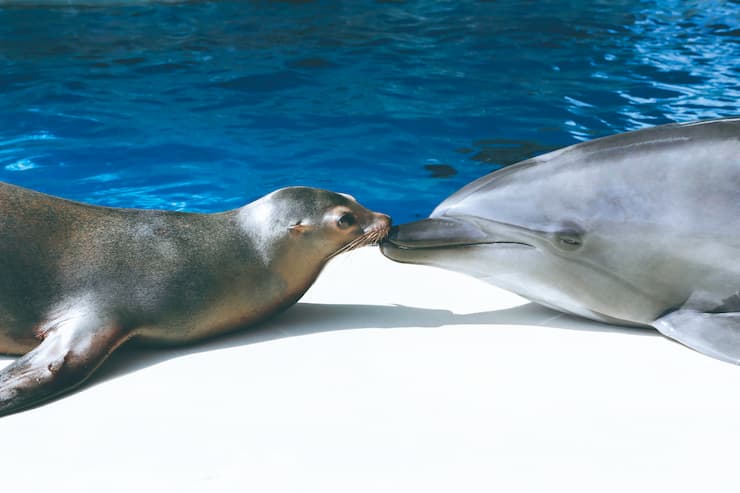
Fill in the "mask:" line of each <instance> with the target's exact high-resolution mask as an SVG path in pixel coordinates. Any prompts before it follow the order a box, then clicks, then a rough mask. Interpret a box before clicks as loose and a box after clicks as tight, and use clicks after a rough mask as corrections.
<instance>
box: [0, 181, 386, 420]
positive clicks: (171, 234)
mask: <svg viewBox="0 0 740 493" xmlns="http://www.w3.org/2000/svg"><path fill="white" fill-rule="evenodd" d="M347 213H349V214H351V215H352V218H353V219H352V224H351V225H349V226H347V227H338V226H337V224H338V222H337V221H338V220H339V218H340V217H341V216H342V215H343V214H347ZM345 222H346V221H345ZM388 228H389V219H388V217H387V216H385V215H382V214H376V213H372V212H370V211H368V210H366V209H364V208H363V207H362V206H360V205H359V204H357V202H356V201H354V200H353V199H352V198H351V197H349V196H346V195H343V194H336V193H333V192H328V191H324V190H317V189H312V188H305V187H291V188H286V189H281V190H278V191H276V192H273V193H272V194H269V195H267V196H265V197H263V198H261V199H259V200H257V201H255V202H252V203H251V204H248V205H246V206H244V207H242V208H240V209H236V210H232V211H227V212H223V213H218V214H192V213H183V212H174V211H157V210H137V209H115V208H107V207H99V206H92V205H88V204H82V203H78V202H72V201H67V200H63V199H60V198H56V197H51V196H48V195H44V194H41V193H38V192H34V191H31V190H27V189H23V188H20V187H16V186H13V185H9V184H4V183H0V272H2V276H0V352H2V353H7V354H24V353H27V354H25V356H23V357H22V358H20V359H19V360H17V361H16V362H15V363H13V364H12V365H10V366H9V367H7V368H5V369H4V370H3V371H2V372H0V414H4V413H8V412H13V411H16V410H18V409H20V408H22V407H27V406H28V405H33V404H35V403H36V402H38V401H40V400H44V399H46V398H48V397H50V396H51V395H54V394H55V393H58V392H61V391H64V390H66V389H68V388H70V387H71V386H74V385H76V384H78V383H79V382H81V381H82V380H84V378H86V377H87V375H89V373H90V372H92V371H93V370H94V369H95V368H96V367H97V366H98V365H99V364H100V363H101V362H102V361H103V360H104V359H105V357H106V356H107V355H108V354H109V353H110V352H111V351H113V350H114V349H115V348H116V347H117V346H118V345H120V344H121V343H122V342H123V341H125V340H127V339H130V338H136V339H138V340H140V341H143V342H149V343H156V344H182V343H188V342H193V341H197V340H200V339H202V338H205V337H209V336H213V335H216V334H219V333H223V332H226V331H229V330H234V329H237V328H240V327H243V326H245V325H248V324H251V323H254V322H255V321H258V320H260V319H262V318H265V317H267V316H269V315H271V314H274V313H276V312H277V311H279V310H280V309H283V308H285V307H288V306H290V305H291V304H293V303H295V301H297V300H298V299H299V298H300V296H302V295H303V293H304V292H305V291H306V290H307V289H308V288H309V287H310V286H311V284H312V283H313V281H314V280H315V279H316V276H318V274H319V273H320V271H321V269H322V268H323V266H324V264H325V263H326V261H327V260H328V259H329V258H331V257H332V256H333V255H334V254H335V253H336V252H338V251H341V250H343V249H345V248H346V247H347V246H348V245H355V246H360V245H361V244H368V243H369V242H370V241H377V240H379V239H380V238H381V237H382V236H384V235H385V234H386V233H387V231H388ZM358 239H359V240H358ZM40 343H41V344H40ZM29 351H31V352H30V353H29Z"/></svg>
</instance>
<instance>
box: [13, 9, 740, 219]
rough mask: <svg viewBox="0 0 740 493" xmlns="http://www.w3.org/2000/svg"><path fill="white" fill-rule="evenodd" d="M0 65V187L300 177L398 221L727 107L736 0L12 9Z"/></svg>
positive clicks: (122, 186)
mask: <svg viewBox="0 0 740 493" xmlns="http://www.w3.org/2000/svg"><path fill="white" fill-rule="evenodd" d="M90 3H92V4H96V2H90ZM0 65H1V66H2V70H0V88H1V89H2V91H1V92H0V180H2V181H7V182H11V183H14V184H18V185H22V186H27V187H31V188H34V189H37V190H41V191H44V192H47V193H52V194H55V195H60V196H64V197H67V198H71V199H75V200H83V201H88V202H92V203H96V204H102V205H110V206H121V207H145V208H164V209H176V210H187V211H205V212H210V211H219V210H224V209H228V208H233V207H237V206H240V205H242V204H244V203H246V202H249V201H251V200H254V199H255V198H257V197H259V196H261V195H263V194H265V193H267V192H269V191H271V190H274V189H276V188H279V187H283V186H288V185H299V184H300V185H311V186H317V187H321V188H327V189H331V190H337V191H341V192H347V193H351V194H353V195H355V196H356V197H357V198H358V199H359V200H360V202H362V203H363V204H364V205H366V206H368V207H370V208H372V209H376V210H381V211H384V212H387V213H390V214H392V215H393V216H394V220H395V221H396V222H403V221H408V220H413V219H416V218H419V217H424V216H426V215H427V214H428V213H429V212H430V211H431V210H432V208H433V207H434V205H435V204H436V203H438V202H439V201H440V200H442V199H443V198H444V197H445V196H447V195H449V194H450V193H452V192H453V191H455V190H456V189H457V188H459V187H460V186H462V185H463V184H465V183H467V182H469V181H471V180H472V179H474V178H477V177H479V176H481V175H483V174H485V173H488V172H490V171H492V170H494V169H496V168H498V167H501V166H505V165H507V164H511V163H513V162H516V161H518V160H521V159H525V158H527V157H530V156H533V155H536V154H539V153H543V152H546V151H548V150H551V149H555V148H557V147H561V146H565V145H569V144H573V143H576V142H579V141H583V140H586V139H591V138H595V137H599V136H603V135H608V134H612V133H616V132H623V131H627V130H633V129H638V128H642V127H645V126H649V125H657V124H662V123H668V122H682V121H689V120H695V119H702V118H713V117H722V116H732V115H737V114H739V113H740V110H739V109H738V101H740V3H738V2H737V1H730V0H727V1H720V0H715V1H712V0H709V1H677V0H652V1H651V0H645V1H624V0H623V1H608V2H607V1H572V0H549V1H548V0H538V1H514V0H500V1H488V2H486V1H471V0H467V1H466V0H460V1H436V0H435V1H431V0H416V1H413V0H409V1H368V0H359V1H353V2H342V1H281V2H278V1H238V2H237V1H232V2H230V1H220V2H187V3H174V4H173V3H142V4H137V3H136V2H130V3H129V4H128V5H117V6H95V5H93V6H89V5H88V6H35V7H34V6H28V4H27V3H26V4H23V5H14V4H13V3H12V2H10V3H0Z"/></svg>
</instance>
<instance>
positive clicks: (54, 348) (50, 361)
mask: <svg viewBox="0 0 740 493" xmlns="http://www.w3.org/2000/svg"><path fill="white" fill-rule="evenodd" d="M125 338H126V337H125V334H124V331H122V330H121V329H120V327H119V326H117V325H116V324H113V323H109V322H104V321H102V320H101V319H100V318H99V317H96V316H94V315H92V314H89V313H87V314H85V316H84V317H80V318H67V319H65V320H64V321H63V322H61V323H59V324H58V325H57V326H56V327H54V328H52V329H51V330H49V331H48V332H47V333H45V334H44V340H43V342H41V344H39V345H38V346H37V347H36V348H35V349H33V350H32V351H29V352H28V353H26V354H25V355H23V356H21V357H20V358H18V359H17V360H16V361H14V362H13V363H11V364H10V365H8V366H6V367H5V368H3V369H2V370H1V371H0V416H4V415H6V414H12V413H14V412H17V411H20V410H22V409H25V408H28V407H31V406H34V405H36V404H38V403H40V402H42V401H45V400H48V399H50V398H52V397H54V396H56V395H58V394H60V393H62V392H66V391H68V390H71V389H73V388H74V387H76V386H78V385H79V384H81V383H82V382H83V381H85V379H86V378H87V377H89V376H90V375H91V374H92V373H93V372H94V371H95V369H96V368H97V367H98V366H100V364H101V363H102V362H103V361H104V360H105V358H106V357H107V356H108V355H109V354H110V353H111V352H112V351H113V350H114V349H115V348H116V347H118V346H119V345H120V344H121V343H122V342H123V341H124V340H125Z"/></svg>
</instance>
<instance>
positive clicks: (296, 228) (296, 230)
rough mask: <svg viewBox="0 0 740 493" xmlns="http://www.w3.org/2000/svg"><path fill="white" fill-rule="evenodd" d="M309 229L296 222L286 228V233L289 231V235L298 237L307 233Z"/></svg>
mask: <svg viewBox="0 0 740 493" xmlns="http://www.w3.org/2000/svg"><path fill="white" fill-rule="evenodd" d="M308 229H309V227H308V226H307V225H305V224H301V223H300V222H297V223H295V224H293V225H292V226H288V231H290V234H291V235H299V234H301V233H303V232H305V231H307V230H308Z"/></svg>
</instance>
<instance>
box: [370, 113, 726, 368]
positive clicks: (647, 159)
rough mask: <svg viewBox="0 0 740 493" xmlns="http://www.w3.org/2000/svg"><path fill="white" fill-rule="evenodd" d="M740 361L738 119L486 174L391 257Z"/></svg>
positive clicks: (417, 227) (396, 240) (614, 141)
mask: <svg viewBox="0 0 740 493" xmlns="http://www.w3.org/2000/svg"><path fill="white" fill-rule="evenodd" d="M382 251H383V254H384V255H385V256H386V257H388V258H390V259H393V260H396V261H399V262H405V263H413V264H426V265H434V266H438V267H442V268H445V269H451V270H455V271H460V272H464V273H467V274H470V275H472V276H475V277H478V278H480V279H483V280H485V281H488V282H490V283H491V284H495V285H497V286H500V287H502V288H504V289H508V290H510V291H513V292H515V293H518V294H520V295H521V296H524V297H526V298H528V299H531V300H533V301H535V302H538V303H541V304H543V305H547V306H549V307H551V308H555V309H557V310H561V311H564V312H568V313H573V314H577V315H581V316H584V317H588V318H591V319H595V320H601V321H606V322H612V323H617V324H626V325H639V326H653V327H655V328H657V329H658V330H659V331H660V332H661V333H663V334H664V335H666V336H668V337H671V338H673V339H675V340H677V341H679V342H681V343H683V344H685V345H686V346H689V347H691V348H693V349H696V350H697V351H700V352H702V353H704V354H707V355H710V356H713V357H715V358H719V359H722V360H726V361H731V362H734V363H740V118H728V119H719V120H711V121H703V122H695V123H686V124H671V125H663V126H659V127H654V128H649V129H644V130H638V131H635V132H629V133H624V134H619V135H614V136H610V137H605V138H601V139H596V140H593V141H590V142H584V143H581V144H576V145H573V146H570V147H566V148H564V149H560V150H557V151H554V152H551V153H548V154H545V155H542V156H539V157H535V158H533V159H529V160H526V161H523V162H521V163H518V164H516V165H513V166H510V167H508V168H504V169H501V170H498V171H495V172H493V173H491V174H489V175H487V176H484V177H482V178H480V179H478V180H476V181H474V182H472V183H470V184H468V185H467V186H465V187H463V188H462V189H461V190H459V191H458V192H456V193H454V194H453V195H451V196H450V197H449V198H447V199H446V200H445V201H443V202H442V203H441V204H440V205H439V206H438V207H437V208H436V209H435V210H434V211H433V212H432V214H431V217H430V218H429V219H425V220H422V221H418V222H414V223H409V224H404V225H401V226H399V227H397V228H395V230H394V231H393V232H392V233H391V236H390V237H389V239H388V240H387V241H386V242H385V243H384V244H383V245H382Z"/></svg>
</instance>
